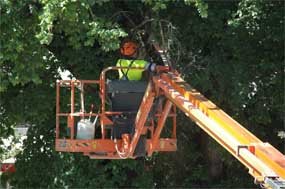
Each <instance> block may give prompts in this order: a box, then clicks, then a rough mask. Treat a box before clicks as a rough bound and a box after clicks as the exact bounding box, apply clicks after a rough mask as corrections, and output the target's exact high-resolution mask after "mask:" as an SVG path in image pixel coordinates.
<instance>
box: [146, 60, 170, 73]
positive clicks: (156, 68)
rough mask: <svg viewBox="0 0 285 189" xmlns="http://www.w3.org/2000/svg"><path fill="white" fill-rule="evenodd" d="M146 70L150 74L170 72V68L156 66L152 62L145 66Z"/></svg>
mask: <svg viewBox="0 0 285 189" xmlns="http://www.w3.org/2000/svg"><path fill="white" fill-rule="evenodd" d="M145 70H147V71H149V72H161V71H169V67H168V66H160V65H156V64H155V63H152V62H147V64H146V65H145Z"/></svg>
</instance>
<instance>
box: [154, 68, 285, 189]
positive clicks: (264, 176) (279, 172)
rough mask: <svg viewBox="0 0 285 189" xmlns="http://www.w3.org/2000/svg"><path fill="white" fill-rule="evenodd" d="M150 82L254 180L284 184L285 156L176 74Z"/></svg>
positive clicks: (283, 185)
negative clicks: (245, 169) (243, 166)
mask: <svg viewBox="0 0 285 189" xmlns="http://www.w3.org/2000/svg"><path fill="white" fill-rule="evenodd" d="M153 82H154V85H155V86H156V87H158V88H160V89H161V90H162V92H163V93H164V95H165V96H166V97H167V98H168V99H169V100H170V101H171V102H172V103H173V104H175V105H176V106H177V107H178V108H179V109H180V110H182V111H183V112H184V113H185V114H186V115H187V116H189V117H190V118H191V119H192V120H193V121H194V122H196V124H197V125H198V126H200V127H201V128H202V129H203V130H204V131H205V132H206V133H208V134H209V135H210V136H211V137H212V138H213V139H215V140H216V141H217V142H218V143H219V144H220V145H222V147H224V148H225V149H226V150H227V151H229V152H230V153H231V154H232V155H233V156H234V157H235V158H236V159H238V160H239V161H240V162H241V163H242V164H243V165H245V166H246V167H247V168H248V169H249V173H250V174H251V175H252V176H253V177H254V178H255V181H256V182H257V183H260V184H263V185H264V186H265V187H266V188H272V189H275V188H276V189H277V188H283V187H285V183H284V179H285V157H284V155H283V154H282V153H280V152H279V151H278V150H277V149H275V148H274V147H273V146H271V145H270V144H269V143H264V142H262V141H261V140H260V139H258V138H257V137H256V136H255V135H253V134H252V133H251V132H249V131H248V130H247V129H245V128H244V127H243V126H242V125H240V124H239V123H237V122H236V121H235V120H233V119H232V118H231V117H230V116H228V115H227V114H226V113H225V112H223V111H222V110H221V109H220V108H218V107H217V106H216V105H215V104H213V103H212V102H211V101H209V100H208V99H206V98H205V97H204V96H203V95H202V94H200V93H199V92H198V91H197V90H195V89H193V88H192V87H191V86H190V85H188V84H187V83H186V82H185V81H184V80H183V79H182V78H181V77H180V76H179V75H178V74H176V73H173V72H168V73H162V74H160V75H159V76H154V77H153Z"/></svg>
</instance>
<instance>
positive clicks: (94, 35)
mask: <svg viewBox="0 0 285 189" xmlns="http://www.w3.org/2000/svg"><path fill="white" fill-rule="evenodd" d="M282 5H283V3H282V1H260V0H250V1H249V0H242V1H239V2H238V1H231V2H228V1H224V2H219V3H217V2H213V1H203V0H185V1H174V0H167V1H162V0H156V1H154V0H143V1H127V0H126V1H110V0H100V1H97V0H96V1H95V0H83V1H76V0H39V1H35V0H26V1H12V0H4V1H0V12H1V17H0V29H1V35H0V43H1V51H0V81H1V82H0V95H1V96H0V97H1V99H0V126H1V130H0V136H1V137H3V138H7V137H8V136H9V135H11V134H12V133H13V129H12V128H13V126H16V125H18V124H22V123H29V124H30V125H32V127H31V129H29V132H28V138H27V140H25V141H24V149H23V151H22V152H21V153H20V154H19V155H18V156H17V164H16V169H17V172H16V174H15V175H13V178H12V185H14V186H16V187H18V188H21V187H27V188H40V187H42V188H61V187H72V188H88V187H111V188H116V187H138V188H150V187H153V188H161V187H173V188H176V187H185V188H189V187H209V186H216V187H232V186H238V187H250V186H251V183H252V182H251V178H250V177H249V176H248V175H247V174H246V170H245V169H244V168H243V167H242V166H241V165H239V164H238V162H237V161H236V160H234V159H233V157H232V156H230V155H229V154H228V153H227V152H225V150H223V149H222V148H221V147H219V146H218V145H216V144H215V143H214V142H213V141H212V140H211V139H209V138H208V137H207V136H206V135H205V134H204V133H203V132H202V131H201V130H200V129H199V128H198V127H197V126H196V125H195V124H194V123H192V122H191V121H188V118H186V117H185V116H183V115H182V114H179V121H178V123H179V126H178V141H179V144H178V148H179V151H178V152H175V153H170V154H164V153H163V154H156V155H155V156H153V157H152V158H150V159H148V160H135V161H134V160H122V161H109V160H108V161H107V160H90V159H88V158H86V157H84V156H82V155H81V154H68V153H58V152H55V150H54V136H55V133H54V125H55V118H54V115H55V81H56V79H59V78H60V76H59V74H58V68H61V69H63V70H65V69H67V70H69V71H71V72H72V74H73V75H74V76H75V77H76V78H81V79H97V78H98V77H99V73H100V71H101V70H102V69H103V68H104V67H106V66H109V65H114V62H116V59H117V58H118V54H117V53H116V49H117V48H118V46H119V41H120V39H121V38H122V37H124V36H126V35H127V34H129V35H135V36H138V33H139V32H141V33H147V34H149V36H147V35H146V36H142V39H141V40H144V41H145V42H147V41H148V40H149V39H151V37H156V38H159V37H161V31H164V32H167V31H168V30H167V29H168V27H170V26H171V28H172V29H173V31H174V32H173V33H171V32H170V33H165V34H166V35H165V37H166V38H168V39H170V40H169V41H168V42H169V43H170V47H171V49H172V52H171V53H172V54H173V55H175V56H177V59H175V60H177V61H175V62H176V64H177V65H176V66H177V68H178V69H179V70H180V72H181V73H182V74H183V77H184V78H185V79H186V80H187V81H189V83H191V85H193V86H194V87H195V88H197V89H199V90H200V91H201V92H202V93H203V94H205V95H206V96H207V97H208V98H210V99H211V100H212V101H214V102H215V103H217V104H218V105H219V106H220V107H221V108H222V109H224V110H225V111H226V112H227V113H229V114H230V115H231V116H233V117H234V118H235V119H237V120H238V121H239V122H240V123H242V124H243V125H244V126H245V127H247V128H248V129H249V130H251V131H253V133H255V134H257V136H258V137H260V138H261V139H262V140H264V141H270V143H272V144H273V145H274V146H276V147H278V148H279V149H282V147H283V146H284V140H282V139H279V138H278V137H277V132H278V131H281V130H282V129H283V128H282V125H283V121H284V118H283V115H284V110H285V107H284V64H283V63H284V35H285V32H284V27H282V25H284V19H283V18H284V6H282ZM142 23H143V24H142ZM160 23H164V24H165V25H163V26H162V27H163V28H162V27H161V26H160ZM165 28H166V29H165ZM171 31H172V30H171ZM147 37H149V38H147ZM158 40H160V39H158ZM161 41H162V40H161ZM147 57H148V58H149V56H147ZM283 130H284V129H283ZM0 150H1V149H0ZM0 152H1V151H0ZM2 152H3V151H2ZM2 152H1V153H2ZM215 168H216V170H217V172H215V173H213V172H211V170H212V169H215ZM232 170H236V171H232ZM226 175H228V176H226ZM233 178H235V179H233ZM241 183H242V184H241Z"/></svg>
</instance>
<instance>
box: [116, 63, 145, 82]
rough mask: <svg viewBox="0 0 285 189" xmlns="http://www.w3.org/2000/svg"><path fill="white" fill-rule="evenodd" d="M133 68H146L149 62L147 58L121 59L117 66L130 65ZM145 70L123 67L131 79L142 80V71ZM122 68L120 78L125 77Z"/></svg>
mask: <svg viewBox="0 0 285 189" xmlns="http://www.w3.org/2000/svg"><path fill="white" fill-rule="evenodd" d="M130 64H132V65H131V67H132V68H144V67H145V65H146V64H147V62H146V61H145V60H126V59H119V60H118V62H117V64H116V66H118V67H128V66H130ZM143 71H144V70H135V69H129V71H128V69H123V72H124V73H125V74H127V77H128V79H129V80H136V81H137V80H141V78H142V72H143ZM123 72H122V70H119V78H120V79H122V78H123V77H124V73H123Z"/></svg>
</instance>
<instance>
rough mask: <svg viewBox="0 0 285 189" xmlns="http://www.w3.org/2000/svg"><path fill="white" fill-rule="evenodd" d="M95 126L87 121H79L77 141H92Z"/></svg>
mask: <svg viewBox="0 0 285 189" xmlns="http://www.w3.org/2000/svg"><path fill="white" fill-rule="evenodd" d="M94 136H95V124H93V123H92V122H91V121H90V120H89V119H81V120H80V121H79V122H78V123H77V136H76V138H77V139H94Z"/></svg>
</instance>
